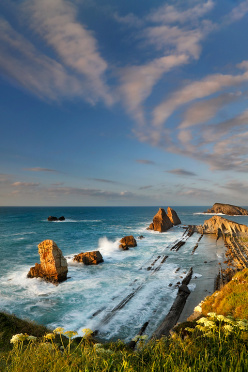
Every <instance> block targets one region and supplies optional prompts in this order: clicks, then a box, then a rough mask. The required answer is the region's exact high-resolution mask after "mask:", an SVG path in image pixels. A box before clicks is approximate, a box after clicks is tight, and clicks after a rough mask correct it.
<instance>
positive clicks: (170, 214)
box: [167, 207, 181, 225]
mask: <svg viewBox="0 0 248 372" xmlns="http://www.w3.org/2000/svg"><path fill="white" fill-rule="evenodd" d="M167 216H168V217H169V219H170V220H171V222H172V224H173V225H180V224H181V220H180V218H179V217H178V215H177V212H176V211H175V210H174V209H172V208H170V207H168V208H167Z"/></svg>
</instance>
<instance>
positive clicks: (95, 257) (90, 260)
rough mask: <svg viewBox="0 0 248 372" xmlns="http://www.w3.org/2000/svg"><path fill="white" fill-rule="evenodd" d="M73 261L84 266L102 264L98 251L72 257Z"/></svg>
mask: <svg viewBox="0 0 248 372" xmlns="http://www.w3.org/2000/svg"><path fill="white" fill-rule="evenodd" d="M73 261H76V262H82V263H84V264H85V265H98V264H99V263H101V262H104V261H103V258H102V255H101V253H100V252H99V251H92V252H85V253H83V252H82V253H79V254H77V255H75V256H74V258H73Z"/></svg>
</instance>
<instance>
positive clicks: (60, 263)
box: [28, 240, 68, 283]
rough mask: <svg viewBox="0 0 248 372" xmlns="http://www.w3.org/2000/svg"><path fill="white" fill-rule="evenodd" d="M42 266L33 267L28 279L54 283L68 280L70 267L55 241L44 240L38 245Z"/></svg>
mask: <svg viewBox="0 0 248 372" xmlns="http://www.w3.org/2000/svg"><path fill="white" fill-rule="evenodd" d="M38 252H39V255H40V264H38V263H36V264H35V266H34V267H31V269H30V270H29V273H28V278H43V279H45V280H47V281H49V282H52V283H60V282H62V281H64V280H66V279H67V273H68V266H67V261H66V259H65V258H64V256H63V254H62V252H61V250H60V249H59V247H58V246H57V244H56V243H55V242H54V241H53V240H44V241H43V242H42V243H40V244H39V245H38Z"/></svg>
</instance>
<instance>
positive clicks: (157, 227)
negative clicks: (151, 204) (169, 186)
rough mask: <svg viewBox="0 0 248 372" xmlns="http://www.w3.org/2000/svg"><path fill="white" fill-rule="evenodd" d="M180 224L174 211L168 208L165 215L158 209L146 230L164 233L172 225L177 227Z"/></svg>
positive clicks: (163, 211)
mask: <svg viewBox="0 0 248 372" xmlns="http://www.w3.org/2000/svg"><path fill="white" fill-rule="evenodd" d="M180 223H181V221H180V218H179V217H178V215H177V213H176V211H174V209H172V208H170V207H168V209H167V214H166V212H165V210H164V209H163V208H159V210H158V213H157V214H156V215H155V216H154V217H153V222H152V223H151V224H150V226H149V227H148V228H147V230H154V231H159V232H165V231H167V230H169V229H170V228H171V227H173V226H174V225H179V224H180Z"/></svg>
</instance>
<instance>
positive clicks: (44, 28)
mask: <svg viewBox="0 0 248 372" xmlns="http://www.w3.org/2000/svg"><path fill="white" fill-rule="evenodd" d="M24 10H25V12H26V13H27V14H28V19H29V22H31V25H32V28H33V30H35V32H37V33H38V34H39V35H40V36H41V37H42V38H43V39H44V40H45V41H46V42H47V44H48V45H50V46H51V47H52V48H53V49H54V50H55V51H56V53H57V55H58V56H59V57H60V59H61V62H62V63H63V65H65V66H68V67H69V68H71V69H72V70H74V71H75V72H77V73H78V74H80V75H81V79H83V85H84V86H85V87H84V89H87V94H88V95H89V97H90V96H91V99H92V101H93V102H95V101H97V100H98V99H101V100H103V101H104V102H105V103H106V104H107V105H110V104H112V103H113V99H112V96H111V95H110V93H109V92H108V88H107V86H106V84H105V82H104V73H105V72H106V70H107V67H108V65H107V63H106V61H105V60H104V59H103V58H102V57H101V56H100V53H99V51H98V46H97V41H96V39H95V38H94V36H93V34H92V33H91V32H90V31H89V30H88V29H86V27H84V26H83V25H82V24H81V23H79V22H78V21H77V9H76V7H75V6H74V4H73V3H72V2H68V1H65V0H53V1H50V0H42V1H40V0H26V1H25V2H24Z"/></svg>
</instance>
